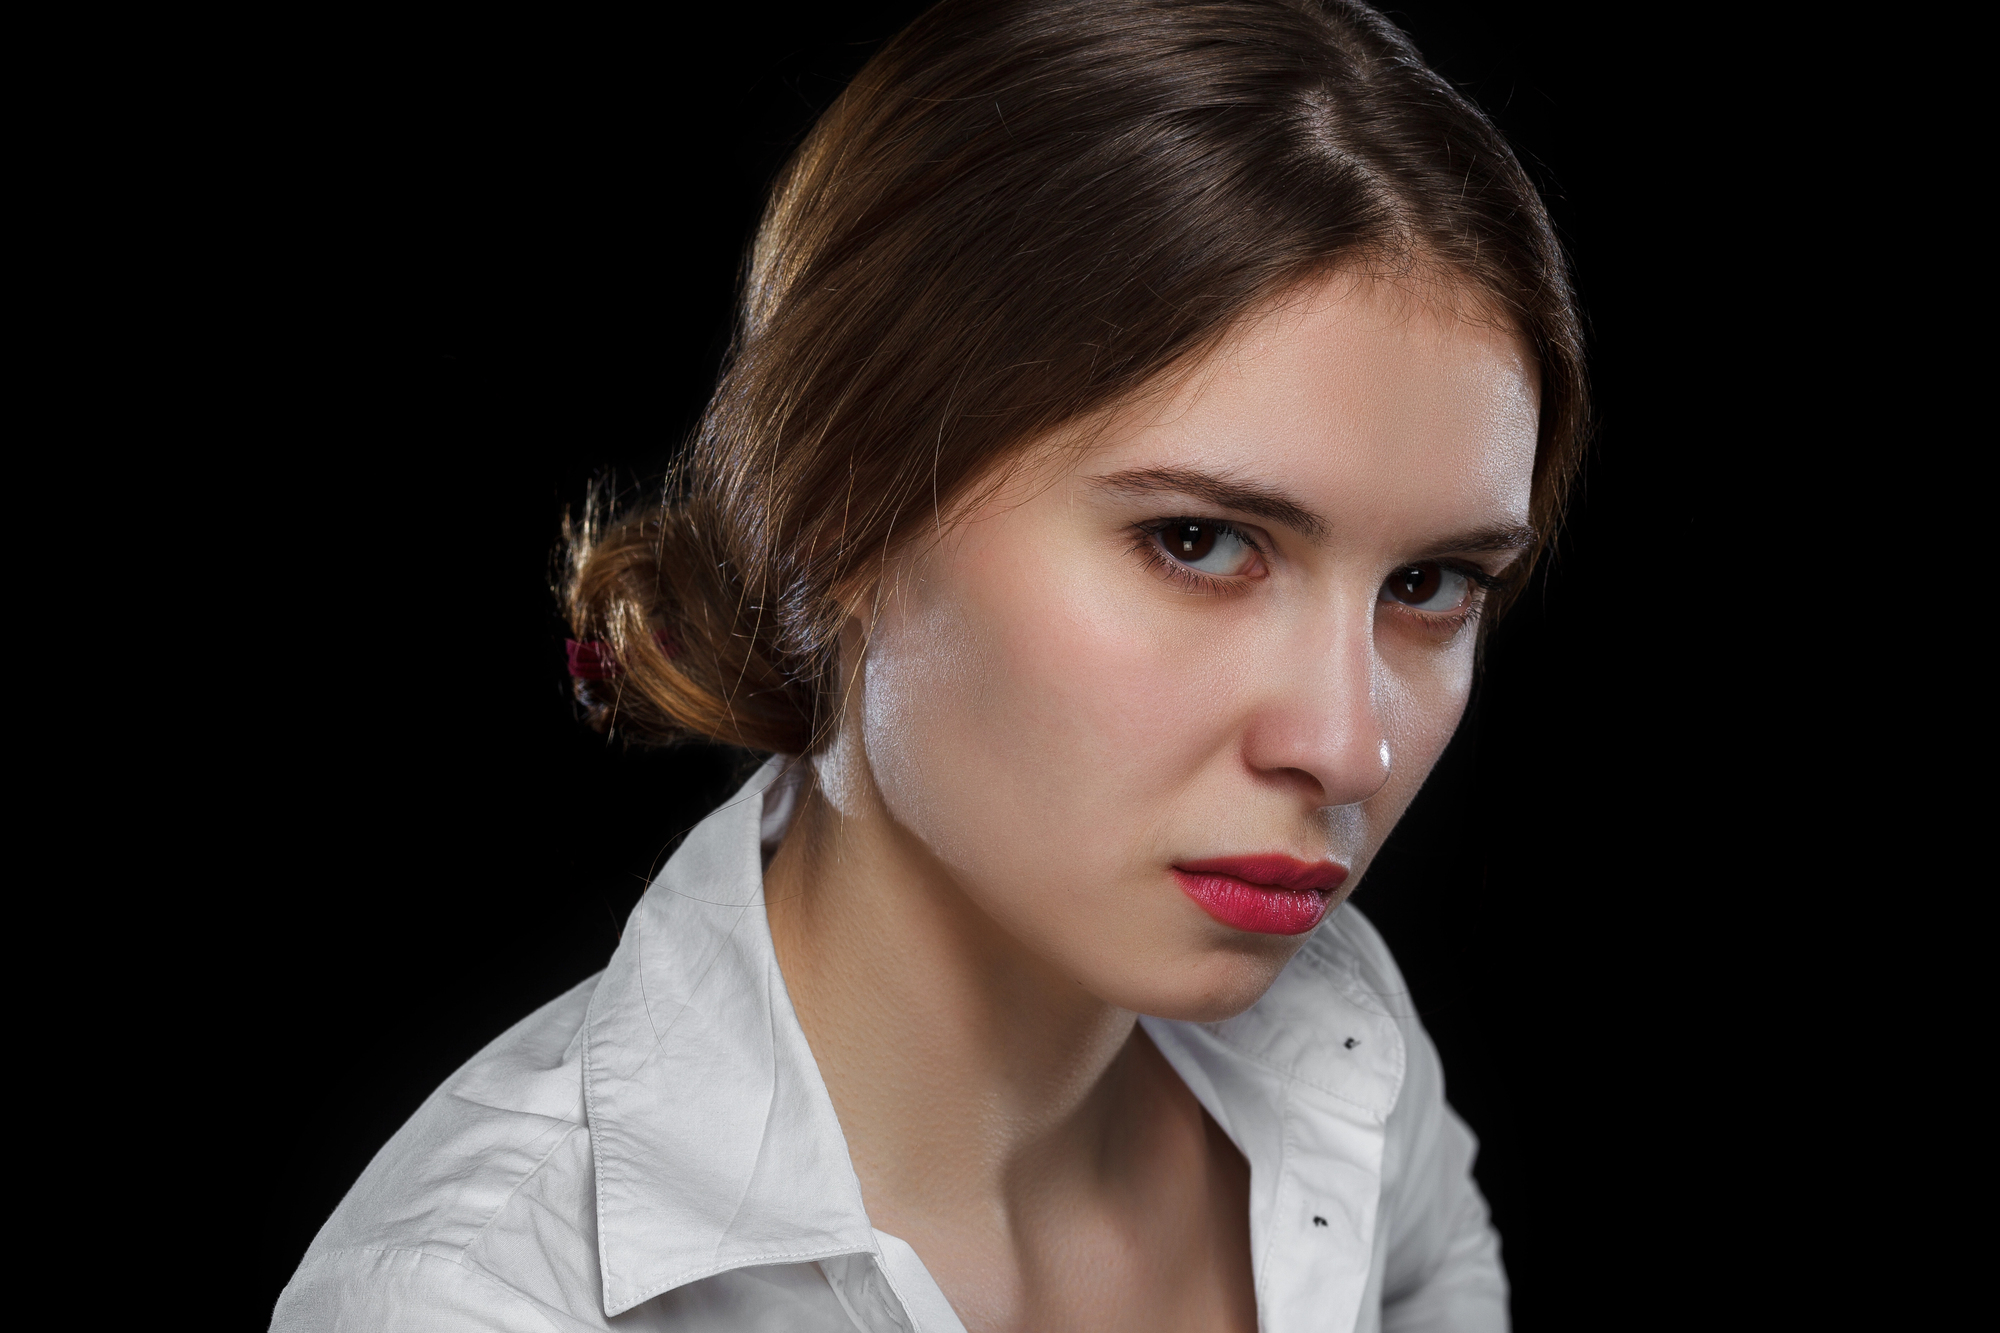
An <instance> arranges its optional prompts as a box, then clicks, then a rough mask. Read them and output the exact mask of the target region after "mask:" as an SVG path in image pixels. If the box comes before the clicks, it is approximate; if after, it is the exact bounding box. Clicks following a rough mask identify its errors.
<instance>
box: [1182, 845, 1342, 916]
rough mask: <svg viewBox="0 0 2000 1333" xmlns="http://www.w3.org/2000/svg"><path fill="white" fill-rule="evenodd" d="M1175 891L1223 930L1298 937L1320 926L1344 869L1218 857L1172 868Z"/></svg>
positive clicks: (1290, 860) (1266, 858)
mask: <svg viewBox="0 0 2000 1333" xmlns="http://www.w3.org/2000/svg"><path fill="white" fill-rule="evenodd" d="M1174 878H1175V879H1176V880H1177V881H1179V883H1180V886H1181V892H1182V893H1185V894H1186V895H1187V896H1188V897H1190V898H1192V899H1194V900H1195V902H1196V903H1198V904H1200V906H1201V909H1202V911H1204V912H1207V913H1208V914H1209V915H1210V916H1212V917H1214V918H1215V919H1216V920H1217V921H1220V922H1221V923H1222V924H1223V925H1225V926H1234V927H1235V928H1236V929H1238V930H1249V931H1255V932H1256V933H1257V934H1259V935H1303V934H1305V933H1306V932H1307V931H1309V930H1311V929H1312V928H1313V927H1314V926H1317V925H1318V924H1319V923H1320V920H1321V918H1323V917H1324V916H1325V915H1326V910H1327V904H1328V903H1330V902H1331V901H1332V899H1333V894H1334V891H1335V890H1336V889H1338V888H1339V887H1340V886H1341V884H1342V883H1343V882H1344V881H1345V880H1346V879H1347V867H1345V866H1343V865H1338V864H1336V863H1334V862H1332V861H1300V860H1297V859H1295V858H1293V857H1290V856H1277V855H1269V856H1218V857H1216V858H1214V859H1213V860H1208V861H1188V862H1185V863H1183V864H1181V865H1177V866H1175V867H1174Z"/></svg>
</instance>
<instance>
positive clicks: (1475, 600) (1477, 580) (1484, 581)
mask: <svg viewBox="0 0 2000 1333" xmlns="http://www.w3.org/2000/svg"><path fill="white" fill-rule="evenodd" d="M1418 563H1421V564H1426V565H1436V566H1438V567H1439V568H1440V569H1448V570H1450V571H1452V572H1453V573H1454V574H1462V575H1464V576H1465V577H1466V578H1467V579H1468V580H1470V581H1471V583H1472V596H1470V597H1468V598H1466V599H1465V606H1464V607H1463V608H1461V609H1460V610H1457V611H1453V612H1450V613H1448V614H1445V615H1439V614H1438V613H1437V612H1435V611H1419V610H1417V608H1416V607H1414V606H1410V605H1408V604H1407V603H1404V602H1399V601H1396V600H1395V599H1394V598H1386V599H1384V601H1385V602H1386V604H1387V605H1388V606H1389V607H1390V609H1391V612H1392V613H1393V614H1395V615H1399V616H1402V617H1403V618H1404V619H1405V620H1408V621H1411V622H1413V623H1414V624H1415V625H1416V627H1417V628H1418V629H1420V630H1422V631H1423V632H1425V633H1427V634H1432V635H1435V636H1436V637H1438V638H1439V639H1442V640H1446V641H1449V640H1451V639H1455V638H1457V637H1458V636H1459V634H1460V633H1461V632H1462V631H1463V630H1464V629H1465V627H1466V626H1468V625H1471V624H1474V623H1476V622H1477V621H1478V619H1479V617H1480V615H1481V614H1482V613H1484V612H1485V610H1486V599H1487V598H1489V597H1491V596H1492V595H1493V592H1494V590H1495V589H1497V588H1499V587H1500V586H1501V585H1502V584H1504V583H1506V582H1507V579H1506V577H1505V576H1504V575H1501V576H1497V577H1496V576H1495V575H1492V574H1488V573H1487V572H1486V571H1485V570H1483V569H1480V568H1479V567H1478V566H1476V565H1468V564H1466V563H1465V562H1464V561H1462V560H1425V561H1420V562H1418Z"/></svg>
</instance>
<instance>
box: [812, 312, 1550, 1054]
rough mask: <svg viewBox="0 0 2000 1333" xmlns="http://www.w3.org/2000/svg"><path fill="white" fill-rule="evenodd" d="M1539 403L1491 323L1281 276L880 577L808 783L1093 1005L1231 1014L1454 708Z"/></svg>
mask: <svg viewBox="0 0 2000 1333" xmlns="http://www.w3.org/2000/svg"><path fill="white" fill-rule="evenodd" d="M1536 411H1537V401H1536V374H1535V368H1534V366H1533V363H1532V362H1531V360H1530V357H1529V354H1528V352H1527V351H1526V349H1525V347H1524V345H1523V343H1522V342H1521V340H1520V339H1519V337H1518V336H1516V335H1514V334H1512V333H1511V332H1508V331H1506V330H1504V329H1498V328H1494V327H1490V326H1488V325H1486V324H1481V323H1473V322H1468V321H1467V320H1466V319H1465V318H1463V317H1461V316H1460V315H1459V314H1456V313H1454V312H1453V310H1452V309H1450V308H1447V306H1446V305H1444V304H1438V303H1432V302H1429V301H1426V300H1424V299H1422V298H1419V297H1416V296H1412V295H1410V294H1409V292H1408V291H1406V290H1404V289H1400V288H1398V287H1397V286H1394V285H1392V284H1391V283H1389V282H1386V281H1382V280H1377V279H1369V278H1357V277H1352V276H1346V275H1340V276H1336V277H1334V278H1331V279H1328V280H1326V281H1324V282H1321V283H1318V284H1315V285H1314V286H1312V287H1310V288H1308V289H1306V290H1304V291H1302V292H1300V293H1298V294H1296V295H1295V297H1294V298H1293V299H1291V300H1290V301H1288V302H1286V303H1284V304H1283V306H1282V308H1278V309H1275V310H1273V311H1272V312H1271V313H1269V314H1267V315H1266V316H1264V317H1262V318H1260V319H1258V320H1256V321H1254V322H1252V323H1251V324H1249V325H1248V326H1246V327H1245V329H1244V330H1243V331H1242V332H1241V333H1240V334H1239V335H1238V336H1236V337H1234V338H1232V339H1231V340H1230V341H1229V342H1227V343H1225V344H1224V345H1223V346H1222V347H1221V349H1220V350H1219V351H1218V352H1217V354H1215V355H1214V356H1212V357H1211V358H1209V359H1208V360H1207V361H1206V362H1205V363H1203V364H1202V365H1201V366H1200V367H1198V368H1197V369H1196V371H1195V372H1194V373H1193V374H1191V375H1190V376H1188V377H1187V378H1186V379H1185V380H1184V381H1182V382H1181V383H1180V384H1179V385H1178V387H1176V388H1175V389H1173V390H1171V391H1164V392H1162V393H1160V394H1157V395H1154V396H1153V397H1151V398H1150V399H1149V400H1147V401H1143V402H1140V403H1138V404H1136V405H1132V406H1129V407H1127V408H1125V409H1123V410H1122V411H1121V412H1120V413H1118V414H1117V415H1115V416H1114V417H1112V418H1111V419H1110V420H1109V421H1108V424H1104V425H1103V429H1102V430H1101V432H1100V433H1098V434H1096V435H1094V436H1091V437H1090V443H1089V446H1088V447H1087V448H1077V447H1071V448H1056V449H1052V450H1049V451H1047V452H1046V454H1045V455H1039V456H1040V457H1042V460H1043V461H1042V462H1041V463H1039V464H1038V465H1032V466H1028V467H1024V468H1022V469H1021V470H1020V471H1018V472H1017V473H1016V474H1014V476H1013V477H1012V478H1011V479H1010V480H1009V482H1008V483H1007V484H1006V485H1005V486H1004V487H1003V488H1001V490H1000V491H999V492H998V493H996V494H994V495H993V496H992V497H991V498H990V499H988V500H987V501H985V502H983V503H981V504H980V505H979V506H978V507H977V508H976V509H974V510H973V511H972V512H970V513H969V514H968V515H967V516H965V517H964V518H963V519H962V521H959V522H957V523H956V524H954V525H953V526H952V527H950V528H949V529H948V530H947V532H946V533H945V534H944V536H943V538H942V539H941V540H939V541H936V542H930V543H919V544H918V545H917V547H916V548H914V549H912V551H911V552H910V553H909V554H908V555H907V556H906V557H904V558H903V559H902V561H901V562H900V563H899V564H897V565H895V566H894V567H893V568H892V570H891V571H890V573H889V574H888V575H887V577H886V578H885V580H884V583H883V586H882V589H881V592H880V597H879V603H878V604H877V609H876V611H875V619H874V624H873V627H872V631H871V632H869V633H868V634H867V637H866V647H865V650H863V651H861V652H860V661H859V669H858V673H854V674H850V677H849V679H850V686H849V690H848V711H847V713H846V716H845V722H844V726H843V728H842V732H841V735H840V737H839V739H838V740H837V741H836V743H835V745H834V746H833V747H832V749H831V750H830V751H829V753H828V754H827V755H826V756H825V758H823V759H822V760H821V773H822V778H823V780H824V782H825V785H826V787H827V789H828V790H829V792H830V794H832V795H833V798H834V800H835V803H836V804H837V805H841V806H843V807H845V806H846V805H847V803H848V801H850V800H852V799H854V798H855V797H856V796H857V795H858V794H859V792H860V789H859V788H857V786H856V784H857V783H859V784H862V785H863V787H866V788H872V789H873V790H872V791H870V792H868V793H867V794H868V796H869V797H870V798H871V804H873V803H874V801H875V800H879V809H880V810H882V811H884V812H886V815H887V817H888V819H889V820H890V821H891V822H892V824H893V825H894V826H895V828H896V830H897V835H898V836H897V842H898V843H899V845H902V846H905V847H907V848H909V849H910V854H911V855H914V856H916V857H918V858H920V859H923V860H925V861H927V862H928V869H927V871H926V873H927V874H931V875H933V876H935V877H936V878H937V879H938V880H939V882H942V883H948V884H950V885H952V886H954V888H955V890H956V891H957V892H960V893H962V894H963V895H964V896H965V897H966V899H967V900H969V903H970V904H971V905H972V906H973V907H974V908H976V909H977V912H978V913H980V914H983V916H984V917H985V918H986V919H989V920H990V922H991V923H992V925H993V926H994V927H995V928H996V929H997V930H998V931H1000V932H1002V933H1003V934H1004V935H1005V936H1010V937H1011V938H1012V941H1014V942H1017V943H1018V944H1019V946H1021V947H1023V948H1025V949H1027V950H1028V951H1030V952H1031V953H1032V954H1035V955H1038V956H1039V957H1040V958H1041V959H1042V960H1044V961H1046V963H1048V964H1049V965H1051V966H1053V967H1054V968H1055V969H1057V970H1058V971H1059V972H1060V973H1061V974H1063V975H1065V976H1068V977H1070V978H1073V979H1074V980H1075V981H1076V982H1077V983H1079V984H1080V985H1081V986H1083V987H1084V988H1085V989H1086V990H1088V991H1089V992H1091V993H1092V994H1094V995H1096V996H1098V997H1099V998H1101V999H1103V1000H1105V1001H1107V1002H1110V1003H1112V1004H1115V1005H1118V1006H1120V1007H1122V1008H1127V1009H1132V1010H1136V1011H1139V1012H1142V1013H1150V1014H1156V1015H1160V1016H1163V1017H1170V1018H1182V1019H1195V1020H1213V1019H1217V1018H1222V1017H1226V1016H1228V1015H1230V1014H1234V1013H1237V1012H1240V1011H1241V1010H1242V1009H1244V1008H1246V1007H1247V1006H1249V1005H1250V1004H1252V1003H1254V1002H1255V1001H1256V1000H1257V998H1258V997H1259V996H1261V995H1262V994H1263V993H1264V990H1265V989H1266V988H1267V987H1268V986H1269V985H1270V983H1271V981H1272V980H1273V979H1274V978H1275V977H1276V975H1277V973H1278V970H1279V969H1280V968H1281V967H1282V966H1283V965H1284V963H1285V961H1286V960H1287V959H1288V958H1290V957H1291V955H1292V954H1293V953H1294V952H1295V951H1296V950H1297V949H1298V948H1299V946H1300V945H1301V944H1302V943H1303V942H1304V940H1305V939H1306V938H1307V935H1308V934H1309V933H1310V931H1311V930H1312V929H1313V928H1314V926H1315V925H1316V924H1317V923H1318V921H1319V920H1320V919H1322V918H1323V916H1324V915H1325V913H1326V912H1327V911H1330V910H1331V908H1332V907H1333V906H1335V905H1337V904H1338V902H1339V901H1340V899H1341V898H1343V897H1344V896H1345V895H1346V894H1347V893H1349V892H1351V891H1352V890H1353V888H1354V886H1355V884H1356V883H1357V882H1358V881H1359V880H1360V878H1361V876H1362V874H1363V873H1364V872H1365V871H1366V869H1367V867H1368V864H1369V862H1370V861H1371V860H1372V859H1373V857H1374V856H1375V853H1376V852H1377V851H1378V850H1379V849H1380V847H1381V846H1382V842H1383V840H1384V839H1385V838H1386V837H1387V836H1388V834H1389V831H1390V829H1391V828H1392V827H1394V825H1395V823H1396V820H1397V819H1398V818H1399V817H1400V816H1401V815H1402V813H1403V811H1404V809H1405V808H1407V807H1408V805H1409V803H1410V800H1411V798H1412V797H1414V796H1415V795H1416V792H1417V789H1418V787H1419V786H1421V785H1422V783H1423V780H1424V778H1425V776H1426V775H1427V774H1428V773H1429V772H1430V769H1431V766H1432V765H1433V764H1434V763H1435V762H1436V760H1437V758H1438V755H1439V754H1440V753H1441V752H1442V751H1443V749H1444V747H1445V744H1446V742H1447V741H1449V740H1450V738H1451V734H1452V731H1453V729H1454V728H1455V727H1456V726H1457V724H1458V720H1459V717H1460V714H1461V713H1462V712H1463V710H1464V707H1465V702H1466V696H1467V692H1468V690H1469V689H1470V686H1471V682H1472V669H1473V645H1474V639H1475V621H1476V618H1477V616H1478V614H1479V609H1480V605H1481V602H1482V600H1483V598H1484V597H1485V595H1486V591H1485V590H1486V588H1487V587H1489V586H1492V585H1493V584H1495V583H1496V582H1498V581H1500V580H1501V579H1502V578H1503V577H1504V576H1505V574H1506V572H1507V571H1508V569H1509V567H1510V566H1511V565H1512V564H1513V563H1514V562H1515V561H1516V559H1517V558H1518V556H1519V553H1520V551H1521V549H1522V547H1523V546H1524V545H1525V544H1526V543H1527V541H1528V539H1529V536H1530V533H1529V529H1528V499H1529V482H1530V476H1531V473H1532V470H1533V465H1534V456H1535V435H1536ZM859 641H860V636H859V634H856V635H853V636H850V642H851V643H857V644H858V642H859ZM1342 871H1344V872H1345V874H1344V876H1343V875H1342V873H1341V872H1342ZM938 872H942V873H941V874H940V873H938Z"/></svg>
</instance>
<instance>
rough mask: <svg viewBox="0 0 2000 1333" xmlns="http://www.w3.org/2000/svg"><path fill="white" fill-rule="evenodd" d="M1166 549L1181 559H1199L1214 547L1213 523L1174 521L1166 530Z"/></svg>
mask: <svg viewBox="0 0 2000 1333" xmlns="http://www.w3.org/2000/svg"><path fill="white" fill-rule="evenodd" d="M1167 549H1168V550H1170V551H1172V552H1173V553H1174V554H1175V555H1177V556H1179V557H1180V558H1181V559H1183V560H1188V561H1194V560H1200V559H1202V558H1203V557H1205V556H1207V554H1208V553H1209V552H1210V551H1212V550H1214V549H1215V525H1214V524H1211V523H1186V522H1182V523H1176V524H1174V525H1173V527H1171V528H1169V529H1168V530H1167Z"/></svg>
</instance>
